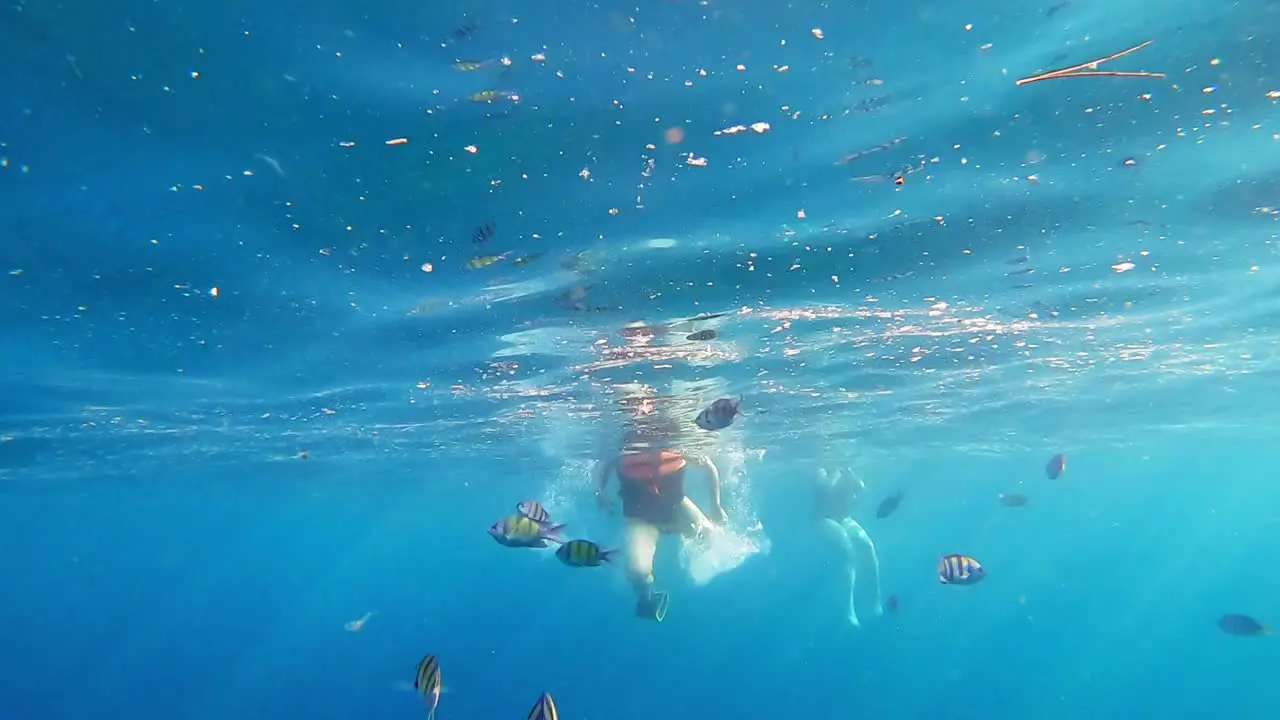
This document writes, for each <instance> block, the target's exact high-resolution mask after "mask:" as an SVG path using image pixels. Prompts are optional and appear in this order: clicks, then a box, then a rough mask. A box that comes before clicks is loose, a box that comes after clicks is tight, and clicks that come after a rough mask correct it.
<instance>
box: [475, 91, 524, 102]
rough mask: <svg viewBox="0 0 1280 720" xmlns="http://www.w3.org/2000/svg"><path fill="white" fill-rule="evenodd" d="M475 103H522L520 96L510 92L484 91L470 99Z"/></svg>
mask: <svg viewBox="0 0 1280 720" xmlns="http://www.w3.org/2000/svg"><path fill="white" fill-rule="evenodd" d="M469 99H470V100H471V102H473V103H495V102H498V101H499V100H509V101H511V102H513V103H517V102H520V96H519V95H517V94H515V93H513V92H511V91H509V90H482V91H481V92H478V93H476V94H474V95H472V96H471V97H470V98H469Z"/></svg>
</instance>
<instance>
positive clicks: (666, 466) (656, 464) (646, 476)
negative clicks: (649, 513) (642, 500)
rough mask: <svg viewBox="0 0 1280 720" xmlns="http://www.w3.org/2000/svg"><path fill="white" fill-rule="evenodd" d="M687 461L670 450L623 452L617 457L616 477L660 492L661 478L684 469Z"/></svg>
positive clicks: (657, 492) (653, 491)
mask: <svg viewBox="0 0 1280 720" xmlns="http://www.w3.org/2000/svg"><path fill="white" fill-rule="evenodd" d="M687 464H688V463H687V461H686V460H685V459H684V457H683V456H682V455H680V453H678V452H673V451H671V450H645V451H641V452H624V453H623V454H622V456H621V457H619V458H618V479H619V480H621V481H622V482H623V483H631V484H634V485H636V486H640V487H643V488H645V489H646V490H648V491H649V492H652V493H653V494H654V495H661V494H662V485H663V480H665V479H667V478H669V477H671V476H673V475H676V474H677V473H679V472H680V471H681V470H684V468H685V465H687Z"/></svg>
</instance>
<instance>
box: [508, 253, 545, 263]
mask: <svg viewBox="0 0 1280 720" xmlns="http://www.w3.org/2000/svg"><path fill="white" fill-rule="evenodd" d="M540 257H542V253H529V254H528V255H523V256H521V257H518V258H516V259H515V260H512V261H511V264H512V265H528V264H529V263H531V262H533V261H534V260H537V259H538V258H540Z"/></svg>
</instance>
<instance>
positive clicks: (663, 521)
mask: <svg viewBox="0 0 1280 720" xmlns="http://www.w3.org/2000/svg"><path fill="white" fill-rule="evenodd" d="M683 502H684V496H683V495H680V496H677V497H674V498H671V497H667V496H665V495H655V494H653V493H644V492H637V493H624V494H623V495H622V516H623V517H625V518H631V519H633V520H643V521H645V522H647V523H652V524H653V525H656V526H658V527H660V528H666V527H670V526H671V525H672V524H674V523H675V521H676V517H677V516H678V514H679V511H680V505H681V503H683Z"/></svg>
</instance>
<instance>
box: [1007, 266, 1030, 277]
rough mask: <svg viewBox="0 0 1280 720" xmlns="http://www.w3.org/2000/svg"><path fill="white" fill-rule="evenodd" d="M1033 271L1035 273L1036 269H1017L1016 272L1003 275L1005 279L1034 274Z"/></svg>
mask: <svg viewBox="0 0 1280 720" xmlns="http://www.w3.org/2000/svg"><path fill="white" fill-rule="evenodd" d="M1035 271H1036V269H1035V268H1033V267H1024V268H1018V269H1017V270H1010V271H1009V272H1007V273H1005V274H1004V275H1005V277H1010V276H1013V275H1027V274H1029V273H1033V272H1035Z"/></svg>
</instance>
